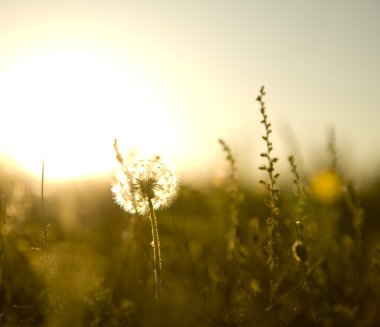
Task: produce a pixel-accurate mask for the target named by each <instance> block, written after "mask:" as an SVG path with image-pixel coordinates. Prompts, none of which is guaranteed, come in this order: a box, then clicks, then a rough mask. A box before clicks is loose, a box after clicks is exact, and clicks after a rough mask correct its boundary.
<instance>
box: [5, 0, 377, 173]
mask: <svg viewBox="0 0 380 327" xmlns="http://www.w3.org/2000/svg"><path fill="white" fill-rule="evenodd" d="M379 34H380V2H379V1H377V0H364V1H350V0H334V1H331V0H330V1H327V0H320V1H301V0H289V1H274V0H269V1H256V0H250V1H248V0H246V1H243V0H240V1H227V0H219V1H211V0H208V1H206V0H203V1H199V0H194V1H180V0H177V1H174V0H172V1H168V0H156V1H117V0H108V1H96V0H92V1H88V0H82V1H70V0H65V1H58V0H50V1H33V0H1V1H0V117H1V120H0V121H1V129H0V153H1V154H2V156H3V158H5V159H6V160H8V161H11V162H14V163H18V164H19V165H21V166H22V167H24V168H26V169H28V170H29V171H31V172H32V173H35V174H36V175H38V174H39V172H40V170H41V162H42V160H45V167H46V168H45V169H46V177H47V178H51V179H54V178H61V179H64V178H73V177H80V176H88V175H93V174H108V173H109V172H110V171H111V170H112V169H113V168H114V167H115V166H116V164H117V163H116V162H115V157H114V152H113V146H112V144H113V140H114V138H117V139H118V140H119V144H120V147H121V148H122V149H123V151H125V152H128V151H134V152H137V153H138V154H139V155H141V156H149V155H153V154H160V155H161V156H162V157H163V158H166V160H168V161H170V162H171V163H172V164H173V165H174V166H176V167H177V170H178V172H179V173H180V174H181V175H183V176H185V179H186V176H187V178H194V177H199V178H202V177H208V178H209V177H210V176H213V175H215V176H216V177H217V176H218V174H221V175H222V174H223V172H224V169H225V164H223V153H222V151H221V148H220V146H219V144H218V142H217V140H218V138H223V139H224V140H225V141H226V142H227V143H228V144H230V146H231V148H232V150H233V153H234V154H235V156H236V158H237V162H238V167H239V169H240V171H241V172H242V174H244V176H247V179H251V178H253V177H254V176H255V174H256V172H257V167H258V166H259V165H260V163H261V162H260V160H261V159H260V157H259V154H260V152H261V151H262V150H263V144H262V140H261V135H263V132H264V131H263V127H262V126H261V125H260V120H261V117H260V113H259V107H258V104H257V102H256V101H255V99H256V97H257V94H258V92H259V89H260V87H261V85H265V88H266V92H267V95H266V97H265V101H266V104H267V113H268V115H269V119H270V121H271V122H272V125H273V143H274V148H275V154H276V155H277V156H278V157H279V159H280V167H281V169H283V170H286V169H288V166H287V157H288V156H289V155H290V154H295V155H296V156H297V158H298V161H299V163H300V164H301V166H302V167H303V169H304V170H305V171H306V172H307V171H308V170H311V169H313V166H315V165H316V164H318V163H321V162H323V160H324V159H323V158H324V157H325V156H326V150H325V148H326V142H327V135H328V131H329V130H331V129H334V131H335V135H336V140H337V141H336V142H337V146H338V148H339V155H340V160H341V163H342V165H344V166H345V167H346V169H347V170H348V171H350V173H352V174H353V175H354V176H355V177H357V178H368V176H370V174H372V173H373V172H374V171H376V170H377V171H378V167H380V165H379V164H380V153H379V145H378V140H379V139H380V129H379V127H378V124H379V122H380V60H379V58H380V39H379ZM5 159H4V160H5Z"/></svg>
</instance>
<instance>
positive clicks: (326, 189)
mask: <svg viewBox="0 0 380 327" xmlns="http://www.w3.org/2000/svg"><path fill="white" fill-rule="evenodd" d="M311 190H312V194H313V195H314V197H315V199H316V200H318V201H320V202H323V203H331V202H334V201H335V200H336V199H338V198H339V196H340V193H341V181H340V178H339V176H338V175H337V174H336V173H334V172H333V171H330V170H327V171H323V172H321V173H319V174H318V175H316V176H315V177H314V179H313V180H312V182H311Z"/></svg>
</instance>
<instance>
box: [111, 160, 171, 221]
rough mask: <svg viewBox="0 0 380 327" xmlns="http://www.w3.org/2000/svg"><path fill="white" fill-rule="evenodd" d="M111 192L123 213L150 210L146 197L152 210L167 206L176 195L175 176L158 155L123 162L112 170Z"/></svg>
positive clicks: (143, 212) (143, 213)
mask: <svg viewBox="0 0 380 327" xmlns="http://www.w3.org/2000/svg"><path fill="white" fill-rule="evenodd" d="M115 179H116V183H115V184H114V186H113V187H112V189H111V190H112V193H113V194H114V199H115V202H116V203H117V204H119V205H120V206H121V207H122V208H123V209H124V210H125V211H126V212H129V213H132V214H140V215H145V214H147V213H149V204H148V201H147V200H148V199H150V200H151V201H152V205H153V209H154V210H157V209H161V208H166V207H168V206H169V205H170V204H171V203H172V201H173V200H174V198H175V196H176V194H177V188H178V178H177V177H176V175H175V174H174V173H173V171H172V170H171V169H170V168H169V167H168V165H166V164H164V163H163V162H162V161H161V160H160V158H159V157H158V156H155V157H153V158H152V159H143V160H138V161H135V162H133V163H131V164H128V163H126V161H125V160H123V165H122V166H121V168H120V169H119V170H118V171H117V172H116V173H115Z"/></svg>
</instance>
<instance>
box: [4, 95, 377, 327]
mask: <svg viewBox="0 0 380 327" xmlns="http://www.w3.org/2000/svg"><path fill="white" fill-rule="evenodd" d="M264 95H265V93H264V89H262V90H261V91H260V94H259V96H258V98H257V100H258V107H259V108H260V111H261V112H259V111H258V117H259V119H262V126H263V140H262V141H263V142H264V144H265V146H266V151H265V152H264V153H261V154H260V153H258V154H257V156H258V157H260V156H261V159H262V166H261V167H253V168H252V169H255V170H257V171H258V172H259V171H260V170H261V172H262V173H263V176H264V178H263V180H262V181H260V180H259V179H258V180H253V181H251V182H252V185H254V187H252V188H247V187H246V186H244V187H243V185H248V184H249V183H247V181H244V183H242V181H241V176H239V173H238V172H239V162H237V161H236V160H235V158H234V154H233V153H234V151H233V149H231V148H230V147H229V145H228V144H227V143H226V142H224V141H223V140H219V143H220V151H221V153H224V155H225V157H226V158H225V160H226V163H227V165H226V166H227V167H229V168H228V172H227V175H226V176H225V177H224V178H220V179H219V180H217V181H214V182H213V183H211V182H210V183H203V184H199V185H198V186H197V185H187V184H185V183H181V182H179V185H178V186H176V192H177V194H176V196H175V199H173V201H172V204H171V205H170V206H168V208H165V209H164V208H163V209H162V210H161V208H157V210H153V213H155V215H156V217H157V220H158V234H159V237H160V244H156V242H154V244H153V243H152V244H153V245H154V246H153V249H154V251H153V250H152V246H151V242H152V230H151V221H150V220H149V215H150V214H152V210H148V211H147V213H145V214H138V212H137V210H135V212H134V213H132V214H131V213H130V212H127V211H125V210H123V209H122V208H121V207H120V206H119V205H118V204H117V203H115V201H114V195H113V194H112V192H111V186H112V179H111V178H110V179H106V180H89V181H76V182H70V183H61V184H54V185H47V184H46V183H42V182H43V181H42V180H35V179H33V178H31V177H30V176H28V175H27V174H25V173H22V172H19V171H15V170H13V169H12V168H10V167H9V166H7V165H3V166H2V167H0V193H1V220H0V223H1V225H0V227H1V239H0V285H1V293H0V312H1V316H0V321H1V325H2V326H9V327H11V326H20V327H21V326H25V327H27V326H48V327H50V326H51V327H55V326H93V327H98V326H99V327H111V326H112V327H119V326H321V327H322V326H326V327H328V326H379V325H380V313H379V307H380V233H379V231H380V224H379V221H378V219H379V212H380V204H379V199H380V178H379V177H377V178H376V177H375V176H374V178H373V180H372V182H371V183H369V184H367V185H365V186H363V187H361V188H360V189H356V187H355V181H351V180H350V176H345V175H344V174H343V173H342V169H341V167H342V166H344V163H342V162H340V160H339V155H338V153H339V151H338V150H337V149H336V146H335V143H334V140H333V138H332V139H331V140H330V142H329V144H328V146H327V150H326V162H327V163H328V164H327V165H326V167H320V169H319V171H316V172H314V173H313V174H312V175H311V176H302V175H301V174H300V172H299V171H300V170H299V167H298V164H297V158H295V157H290V158H279V160H281V161H287V160H288V161H289V173H290V174H291V176H292V180H293V183H292V184H291V185H286V184H284V183H281V177H282V176H278V174H277V170H276V169H277V160H278V159H277V158H275V157H274V156H273V152H272V150H273V147H276V145H275V144H272V143H271V128H272V127H271V125H270V113H268V115H269V117H268V116H267V112H266V108H265V99H264V98H265V97H264ZM110 146H112V144H110ZM117 154H119V153H117ZM118 159H120V157H118ZM121 161H122V159H121ZM116 164H117V160H116V159H115V165H116ZM110 174H111V173H110ZM179 180H180V181H181V178H180V176H179ZM152 183H153V184H154V183H156V180H153V182H152ZM260 184H262V185H261V186H260ZM41 185H42V186H43V187H44V194H41V189H40V187H41ZM139 185H140V184H139ZM258 185H259V186H258ZM140 186H141V188H142V193H141V194H140V195H141V198H142V200H144V196H145V197H146V199H148V198H149V199H152V200H153V201H154V199H155V197H156V198H157V194H158V191H157V188H155V186H154V185H153V186H152V185H146V184H144V185H143V184H141V185H140ZM144 187H145V189H144ZM146 187H147V188H148V189H149V187H150V188H151V189H150V191H152V190H153V191H154V192H156V194H154V193H153V194H152V195H149V194H150V193H149V190H148V191H146ZM153 191H152V192H153ZM155 209H156V208H155ZM130 211H133V209H132V210H130ZM157 251H160V252H161V261H160V260H158V259H159V258H157ZM159 261H160V262H159ZM158 266H161V268H159V267H158ZM155 272H156V273H157V272H158V273H160V274H159V276H158V279H161V280H162V283H160V282H159V281H158V279H157V275H156V278H155ZM160 276H161V277H160ZM159 285H161V286H160V287H159ZM158 287H159V288H160V289H161V290H159V289H158ZM156 293H157V295H156Z"/></svg>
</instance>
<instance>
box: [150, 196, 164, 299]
mask: <svg viewBox="0 0 380 327" xmlns="http://www.w3.org/2000/svg"><path fill="white" fill-rule="evenodd" d="M148 203H149V218H150V224H151V226H152V236H153V255H154V277H155V281H156V302H158V299H159V297H160V296H161V293H162V291H161V253H160V239H159V237H158V225H157V219H156V215H155V213H154V209H153V204H152V199H151V198H150V197H148Z"/></svg>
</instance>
